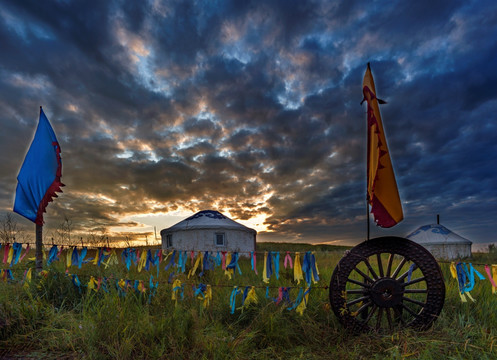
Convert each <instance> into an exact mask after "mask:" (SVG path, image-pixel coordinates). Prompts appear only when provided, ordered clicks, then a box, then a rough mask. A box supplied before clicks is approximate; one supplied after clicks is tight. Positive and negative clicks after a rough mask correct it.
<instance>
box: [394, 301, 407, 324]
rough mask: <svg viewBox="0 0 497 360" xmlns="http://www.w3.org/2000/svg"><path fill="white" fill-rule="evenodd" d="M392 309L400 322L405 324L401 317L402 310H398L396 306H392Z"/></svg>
mask: <svg viewBox="0 0 497 360" xmlns="http://www.w3.org/2000/svg"><path fill="white" fill-rule="evenodd" d="M401 305H402V306H404V305H403V304H401ZM392 309H393V312H394V314H395V315H396V316H397V320H398V321H399V322H400V323H401V324H405V321H404V319H402V312H401V311H400V310H399V308H398V307H394V308H392Z"/></svg>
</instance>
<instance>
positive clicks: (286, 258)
mask: <svg viewBox="0 0 497 360" xmlns="http://www.w3.org/2000/svg"><path fill="white" fill-rule="evenodd" d="M287 262H290V269H293V262H292V257H291V256H290V251H287V252H286V255H285V261H284V262H283V266H284V267H285V269H286V266H287Z"/></svg>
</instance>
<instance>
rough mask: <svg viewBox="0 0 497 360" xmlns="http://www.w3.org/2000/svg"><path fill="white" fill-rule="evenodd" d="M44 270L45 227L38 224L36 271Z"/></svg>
mask: <svg viewBox="0 0 497 360" xmlns="http://www.w3.org/2000/svg"><path fill="white" fill-rule="evenodd" d="M42 269H43V225H38V224H36V271H41V270H42Z"/></svg>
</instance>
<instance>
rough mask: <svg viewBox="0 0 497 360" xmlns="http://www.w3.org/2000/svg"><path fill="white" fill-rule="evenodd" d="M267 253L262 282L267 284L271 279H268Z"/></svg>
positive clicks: (265, 253) (265, 254)
mask: <svg viewBox="0 0 497 360" xmlns="http://www.w3.org/2000/svg"><path fill="white" fill-rule="evenodd" d="M266 268H267V251H265V252H264V267H263V268H262V281H264V282H265V283H266V284H267V283H268V282H269V278H268V277H267V270H266Z"/></svg>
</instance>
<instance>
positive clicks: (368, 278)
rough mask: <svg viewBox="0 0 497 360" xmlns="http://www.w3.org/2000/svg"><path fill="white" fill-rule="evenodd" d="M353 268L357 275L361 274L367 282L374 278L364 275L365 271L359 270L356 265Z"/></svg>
mask: <svg viewBox="0 0 497 360" xmlns="http://www.w3.org/2000/svg"><path fill="white" fill-rule="evenodd" d="M354 270H355V271H356V272H357V273H358V274H359V275H361V276H362V277H363V278H364V280H366V281H369V282H374V280H373V279H371V278H370V277H369V276H368V275H366V274H365V273H363V272H362V271H361V270H359V269H358V268H357V266H356V267H355V268H354Z"/></svg>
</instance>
